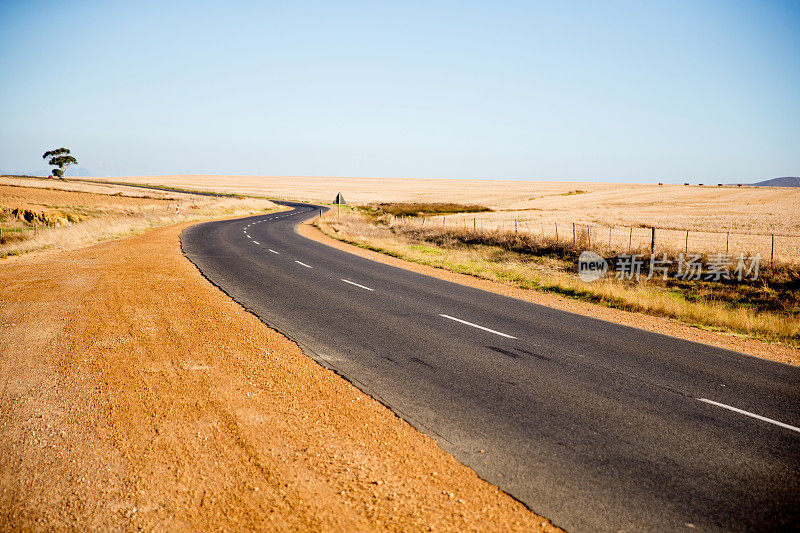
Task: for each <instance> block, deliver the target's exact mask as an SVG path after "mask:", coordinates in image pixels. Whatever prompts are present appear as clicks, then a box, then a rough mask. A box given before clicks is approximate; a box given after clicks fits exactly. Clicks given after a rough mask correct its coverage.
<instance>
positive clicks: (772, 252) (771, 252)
mask: <svg viewBox="0 0 800 533" xmlns="http://www.w3.org/2000/svg"><path fill="white" fill-rule="evenodd" d="M771 235H772V246H771V247H770V250H769V267H770V268H772V262H773V261H774V260H775V234H774V233H772V234H771Z"/></svg>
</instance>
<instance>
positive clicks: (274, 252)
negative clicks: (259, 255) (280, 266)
mask: <svg viewBox="0 0 800 533" xmlns="http://www.w3.org/2000/svg"><path fill="white" fill-rule="evenodd" d="M267 250H269V251H270V252H272V253H273V254H278V255H280V253H279V252H276V251H275V250H273V249H272V248H267Z"/></svg>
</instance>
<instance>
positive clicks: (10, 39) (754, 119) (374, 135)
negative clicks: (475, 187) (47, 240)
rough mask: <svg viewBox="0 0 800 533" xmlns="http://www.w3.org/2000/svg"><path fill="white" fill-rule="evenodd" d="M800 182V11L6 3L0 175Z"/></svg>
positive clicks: (0, 46)
mask: <svg viewBox="0 0 800 533" xmlns="http://www.w3.org/2000/svg"><path fill="white" fill-rule="evenodd" d="M62 145H63V146H67V147H70V148H72V149H73V152H74V153H75V155H76V156H77V158H78V160H79V162H80V164H81V166H83V167H85V168H86V169H88V170H89V171H90V172H91V173H92V174H93V175H96V176H101V175H108V176H113V175H137V174H173V173H205V174H220V173H221V174H289V175H292V174H293V175H328V176H397V177H464V178H517V179H552V180H562V179H564V180H603V181H631V182H650V181H659V180H660V181H666V182H681V181H684V180H686V179H691V180H693V181H705V182H715V181H716V180H720V181H726V182H727V181H744V182H748V181H757V180H761V179H767V178H772V177H778V176H787V175H792V176H797V175H800V1H794V2H770V1H752V2H739V1H725V2H710V1H701V0H696V1H695V0H687V1H670V2H647V1H641V0H639V1H630V2H569V1H566V2H562V1H552V2H533V1H531V2H504V1H496V0H495V1H486V2H464V1H453V2H444V1H442V2H437V1H422V2H414V1H398V2H382V1H376V0H373V1H365V2H322V1H315V2H311V1H308V2H304V1H298V2H288V1H287V2H284V1H272V2H269V1H262V2H239V1H236V0H227V1H225V2H213V3H212V2H202V1H191V2H182V1H166V0H165V1H157V2H150V1H147V0H138V1H135V2H122V1H113V0H112V1H107V2H92V1H80V0H74V1H70V2H64V1H58V2H47V1H35V0H32V1H28V0H26V1H22V0H17V1H8V0H0V171H6V172H8V171H15V172H30V171H42V170H43V169H44V168H45V166H44V165H43V163H42V160H41V154H42V153H43V152H44V151H45V150H47V149H50V148H54V147H57V146H62Z"/></svg>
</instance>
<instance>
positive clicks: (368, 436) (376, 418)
mask: <svg viewBox="0 0 800 533" xmlns="http://www.w3.org/2000/svg"><path fill="white" fill-rule="evenodd" d="M183 227H185V225H184V226H171V227H168V228H162V229H159V230H154V231H152V232H149V233H147V234H145V235H143V236H139V237H135V238H130V239H126V240H123V241H113V242H105V243H102V244H97V245H94V246H91V247H88V248H83V249H79V250H73V251H66V252H47V253H38V254H30V255H28V256H24V257H20V258H17V259H16V260H14V261H9V262H4V263H2V264H0V530H5V529H15V530H16V529H22V530H31V529H81V530H83V529H126V530H132V529H140V528H143V529H157V530H169V531H173V530H192V531H197V530H211V529H285V530H347V531H351V530H371V529H391V530H422V529H426V530H427V529H428V528H431V529H436V530H450V531H456V530H457V531H461V530H485V529H489V530H503V531H505V530H523V529H524V530H529V529H534V530H536V529H538V530H546V531H552V530H554V528H553V527H552V526H551V525H550V524H549V523H548V522H546V521H545V520H543V519H542V518H540V517H538V516H536V515H534V514H532V513H530V512H529V511H528V510H527V509H525V507H524V506H522V505H521V504H520V503H518V502H516V501H515V500H513V499H512V498H510V497H509V496H507V495H505V494H503V493H502V492H500V491H499V490H498V489H496V488H495V487H493V486H491V485H489V484H488V483H486V482H484V481H482V480H480V479H479V478H478V477H477V476H476V475H475V473H474V472H472V471H471V470H470V469H468V468H466V467H465V466H463V465H461V464H460V463H458V462H457V461H456V460H455V459H454V458H453V457H451V456H450V455H448V454H446V453H445V452H443V451H442V450H441V449H440V448H438V447H437V445H436V444H435V442H434V441H433V440H432V439H430V438H428V437H426V436H424V435H422V434H420V433H419V432H417V431H416V430H414V429H413V428H411V427H410V426H409V425H408V424H407V423H405V422H404V421H402V420H400V419H398V418H397V417H396V416H394V415H393V414H392V413H391V412H390V411H389V410H388V409H387V408H385V407H384V406H382V405H381V404H379V403H378V402H377V401H375V400H373V399H371V398H369V397H368V396H366V395H364V394H363V393H361V392H360V391H358V390H357V389H356V388H355V387H353V386H352V385H350V384H349V383H347V382H346V381H345V380H343V379H341V378H340V377H338V376H336V375H335V374H334V373H333V372H331V371H328V370H325V369H323V368H322V367H320V366H319V365H317V364H316V363H314V362H313V361H312V360H311V359H309V358H308V357H306V356H304V355H303V354H302V353H301V351H300V349H299V348H298V347H297V346H296V345H295V344H293V343H292V342H290V341H288V340H287V339H286V338H285V337H283V336H282V335H280V334H278V333H276V332H274V331H272V330H271V329H269V328H267V327H266V326H264V325H263V324H262V323H261V322H260V321H259V320H258V319H257V318H256V317H255V316H253V315H251V314H249V313H248V312H246V311H245V310H244V309H243V308H242V307H240V306H239V305H237V304H236V303H235V302H233V301H232V300H230V299H229V298H228V297H226V296H225V295H224V294H223V293H222V292H221V291H219V290H218V289H216V288H215V287H213V286H212V285H210V284H209V283H207V282H206V281H205V280H204V279H203V278H202V277H201V276H200V275H199V273H198V271H197V270H196V269H195V267H194V266H193V265H192V264H191V263H190V262H189V261H188V260H186V259H185V258H184V257H183V255H181V253H180V250H179V246H178V235H179V234H180V231H181V230H182V229H183Z"/></svg>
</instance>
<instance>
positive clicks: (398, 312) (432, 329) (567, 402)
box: [182, 204, 800, 531]
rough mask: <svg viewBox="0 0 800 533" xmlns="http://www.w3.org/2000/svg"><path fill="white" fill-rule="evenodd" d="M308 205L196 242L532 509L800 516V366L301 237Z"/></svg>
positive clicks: (236, 280)
mask: <svg viewBox="0 0 800 533" xmlns="http://www.w3.org/2000/svg"><path fill="white" fill-rule="evenodd" d="M290 205H292V206H293V207H295V209H294V210H293V211H291V212H284V213H277V214H270V215H265V216H257V217H251V218H246V219H239V220H229V221H221V222H210V223H206V224H201V225H197V226H193V227H190V228H188V229H187V230H186V231H185V232H184V233H183V235H182V246H183V249H184V252H185V253H186V255H187V256H188V257H189V259H190V260H192V261H193V262H194V263H195V264H196V265H197V266H198V268H199V269H200V271H201V272H202V273H203V274H204V275H205V276H206V277H207V278H208V279H209V280H211V281H212V282H213V283H214V284H216V285H218V286H219V287H220V288H222V289H223V290H224V291H225V292H227V293H228V294H229V295H230V296H232V297H233V298H234V299H236V300H237V301H238V302H240V303H241V304H243V305H244V306H245V307H247V308H248V309H249V310H251V311H252V312H253V313H255V314H256V315H258V316H259V317H260V318H261V319H262V320H263V321H264V322H265V323H267V324H269V325H270V326H272V327H274V328H276V329H278V330H279V331H281V332H283V333H284V334H286V335H287V336H289V337H290V338H292V339H294V340H295V341H296V342H298V343H299V344H300V346H301V347H302V348H303V349H304V350H305V351H306V353H308V354H309V355H310V356H311V357H313V358H315V359H316V360H317V361H319V362H320V363H321V364H323V365H324V366H326V367H329V368H332V369H334V370H335V371H336V372H338V373H339V374H341V375H342V376H344V377H345V378H347V379H348V380H350V381H351V382H353V383H354V384H355V385H356V386H358V387H359V388H360V389H362V390H363V391H365V392H366V393H368V394H370V395H371V396H373V397H375V398H377V399H379V400H380V401H381V402H383V403H384V404H385V405H387V406H389V407H390V408H391V409H392V410H393V411H395V412H396V413H397V414H398V415H399V416H401V417H402V418H404V419H405V420H407V421H409V422H410V423H411V424H413V425H414V426H415V427H416V428H418V429H420V430H421V431H423V432H425V433H427V434H429V435H431V436H432V437H434V438H435V439H436V440H437V442H438V443H439V445H440V446H441V447H442V448H444V449H445V450H447V451H448V452H450V453H452V454H453V455H454V456H455V457H456V458H458V459H459V460H460V461H461V462H463V463H465V464H467V465H469V466H470V467H472V468H473V469H474V470H475V471H476V472H477V473H478V474H479V475H480V476H481V477H483V478H484V479H486V480H488V481H490V482H492V483H494V484H496V485H497V486H499V487H500V488H502V489H503V490H505V491H507V492H508V493H510V494H512V495H513V496H514V497H516V498H518V499H519V500H521V501H522V502H524V503H525V504H526V505H528V506H529V507H530V508H531V509H532V510H534V511H536V512H537V513H540V514H542V515H544V516H546V517H548V518H550V519H551V520H553V522H554V523H555V524H556V525H559V526H561V527H564V528H566V529H568V530H572V531H619V530H626V531H642V530H649V531H653V530H676V529H687V530H689V529H692V528H698V529H700V530H759V531H763V530H765V529H766V530H769V529H773V530H775V529H787V528H791V527H792V526H794V527H797V526H798V525H800V429H798V428H800V402H798V400H800V369H798V368H796V367H792V366H788V365H783V364H780V363H774V362H771V361H766V360H761V359H757V358H753V357H749V356H745V355H742V354H737V353H735V352H731V351H726V350H721V349H718V348H713V347H709V346H705V345H701V344H697V343H693V342H689V341H684V340H680V339H676V338H672V337H668V336H664V335H659V334H656V333H651V332H648V331H643V330H639V329H635V328H630V327H625V326H620V325H617V324H613V323H610V322H604V321H601V320H596V319H592V318H587V317H583V316H579V315H574V314H571V313H567V312H563V311H559V310H555V309H551V308H548V307H543V306H539V305H535V304H532V303H529V302H524V301H521V300H516V299H513V298H508V297H504V296H499V295H496V294H493V293H489V292H485V291H481V290H478V289H473V288H470V287H465V286H461V285H457V284H453V283H449V282H446V281H442V280H439V279H434V278H431V277H428V276H423V275H420V274H416V273H413V272H409V271H406V270H402V269H397V268H394V267H391V266H387V265H384V264H379V263H375V262H373V261H369V260H367V259H363V258H360V257H357V256H354V255H351V254H348V253H345V252H343V251H340V250H336V249H333V248H330V247H328V246H325V245H323V244H320V243H317V242H313V241H310V240H308V239H305V238H303V237H301V236H299V235H298V234H297V232H296V231H295V226H296V225H297V224H298V223H299V222H300V221H301V220H303V219H306V218H309V217H311V216H313V215H314V214H315V213H316V212H317V209H316V208H315V207H313V206H308V205H305V204H290ZM710 402H716V403H710ZM734 409H738V410H740V411H736V410H734ZM758 417H763V418H758Z"/></svg>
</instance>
